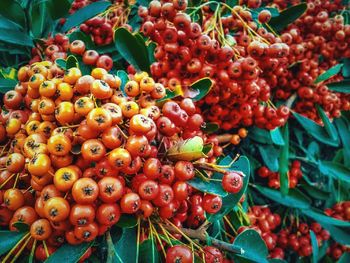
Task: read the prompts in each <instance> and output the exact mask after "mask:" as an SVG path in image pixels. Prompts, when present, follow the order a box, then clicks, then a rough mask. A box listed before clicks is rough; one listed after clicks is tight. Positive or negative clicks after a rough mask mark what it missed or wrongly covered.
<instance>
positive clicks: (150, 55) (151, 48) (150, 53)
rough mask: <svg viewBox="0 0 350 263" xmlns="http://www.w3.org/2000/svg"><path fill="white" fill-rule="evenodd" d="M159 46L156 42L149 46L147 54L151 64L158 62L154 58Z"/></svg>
mask: <svg viewBox="0 0 350 263" xmlns="http://www.w3.org/2000/svg"><path fill="white" fill-rule="evenodd" d="M156 47H157V44H156V43H154V42H151V43H149V44H148V45H147V53H148V59H149V62H150V63H153V62H156V59H155V58H154V50H155V49H156Z"/></svg>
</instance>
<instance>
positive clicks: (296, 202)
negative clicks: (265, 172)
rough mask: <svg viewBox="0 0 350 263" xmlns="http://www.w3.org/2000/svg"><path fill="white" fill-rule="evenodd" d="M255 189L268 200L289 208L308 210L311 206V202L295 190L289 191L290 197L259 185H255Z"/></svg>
mask: <svg viewBox="0 0 350 263" xmlns="http://www.w3.org/2000/svg"><path fill="white" fill-rule="evenodd" d="M254 187H255V189H257V190H258V191H259V192H260V193H261V194H263V195H264V196H266V197H267V198H269V199H271V200H273V201H275V202H278V203H280V204H282V205H284V206H287V207H294V208H301V209H308V208H309V207H310V204H311V200H310V199H309V198H308V197H307V196H305V195H304V194H303V193H302V192H300V191H299V190H297V189H295V188H294V189H289V192H288V195H282V193H281V192H280V191H278V190H274V189H271V188H267V187H262V186H258V185H255V186H254Z"/></svg>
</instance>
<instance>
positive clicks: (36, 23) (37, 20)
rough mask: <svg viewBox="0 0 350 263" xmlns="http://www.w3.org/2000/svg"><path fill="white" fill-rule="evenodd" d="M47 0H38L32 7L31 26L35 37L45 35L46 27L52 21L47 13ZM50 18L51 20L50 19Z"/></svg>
mask: <svg viewBox="0 0 350 263" xmlns="http://www.w3.org/2000/svg"><path fill="white" fill-rule="evenodd" d="M46 5H47V1H40V0H36V1H34V2H33V4H32V8H31V15H30V18H31V27H32V33H33V35H34V37H35V38H42V37H45V36H46V35H45V31H46V28H47V27H48V26H49V25H50V24H51V23H52V20H50V16H49V15H47V6H46ZM49 20H50V21H49Z"/></svg>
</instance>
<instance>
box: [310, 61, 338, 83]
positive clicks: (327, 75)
mask: <svg viewBox="0 0 350 263" xmlns="http://www.w3.org/2000/svg"><path fill="white" fill-rule="evenodd" d="M342 67H343V64H337V65H335V66H333V67H331V68H330V69H328V70H327V71H326V72H323V73H322V74H321V75H319V76H318V77H317V78H316V80H315V84H317V83H320V82H322V81H325V80H327V79H330V78H331V77H334V76H335V75H337V74H338V73H339V72H340V71H341V69H342Z"/></svg>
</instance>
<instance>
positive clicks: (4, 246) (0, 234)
mask: <svg viewBox="0 0 350 263" xmlns="http://www.w3.org/2000/svg"><path fill="white" fill-rule="evenodd" d="M25 234H26V233H25V232H14V231H0V255H3V254H5V253H6V252H7V251H9V250H10V249H12V248H13V247H14V246H15V245H16V244H17V242H18V241H20V240H21V239H22V238H23V237H24V236H25Z"/></svg>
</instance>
